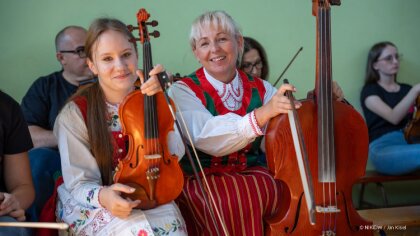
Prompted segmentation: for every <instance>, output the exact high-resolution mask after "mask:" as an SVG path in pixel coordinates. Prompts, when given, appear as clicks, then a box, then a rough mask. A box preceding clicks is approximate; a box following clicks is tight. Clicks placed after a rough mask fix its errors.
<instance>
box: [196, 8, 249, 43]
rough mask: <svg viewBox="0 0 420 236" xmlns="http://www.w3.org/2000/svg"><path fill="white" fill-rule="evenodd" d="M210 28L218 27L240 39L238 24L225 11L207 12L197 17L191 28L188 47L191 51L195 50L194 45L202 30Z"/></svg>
mask: <svg viewBox="0 0 420 236" xmlns="http://www.w3.org/2000/svg"><path fill="white" fill-rule="evenodd" d="M210 26H215V27H218V28H220V29H221V30H222V31H224V32H226V33H229V34H230V35H232V36H234V37H235V38H237V37H242V33H241V30H240V28H239V26H238V24H237V23H236V22H235V21H234V20H233V18H232V17H231V16H230V15H229V14H227V13H226V12H225V11H208V12H205V13H203V14H202V15H200V16H199V17H197V19H195V21H194V22H193V24H192V26H191V32H190V45H191V48H192V49H195V43H196V42H197V40H198V39H199V38H200V37H201V35H202V32H203V30H204V29H206V28H209V27H210Z"/></svg>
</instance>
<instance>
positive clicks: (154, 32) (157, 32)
mask: <svg viewBox="0 0 420 236" xmlns="http://www.w3.org/2000/svg"><path fill="white" fill-rule="evenodd" d="M149 35H151V36H153V37H155V38H159V36H160V33H159V31H157V30H155V31H153V32H152V33H149Z"/></svg>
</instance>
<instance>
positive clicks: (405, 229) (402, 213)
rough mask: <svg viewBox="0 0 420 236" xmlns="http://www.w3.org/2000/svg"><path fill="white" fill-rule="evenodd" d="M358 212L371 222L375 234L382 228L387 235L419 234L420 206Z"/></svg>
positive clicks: (417, 235)
mask: <svg viewBox="0 0 420 236" xmlns="http://www.w3.org/2000/svg"><path fill="white" fill-rule="evenodd" d="M358 212H359V214H360V215H361V216H362V217H363V218H365V219H367V220H370V221H372V222H373V225H372V230H374V232H375V235H381V234H379V231H380V230H381V229H382V230H383V231H384V232H385V233H386V235H387V236H397V235H398V236H402V235H404V236H412V235H413V236H420V206H405V207H392V208H380V209H367V210H359V211H358Z"/></svg>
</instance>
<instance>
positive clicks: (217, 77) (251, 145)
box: [170, 11, 342, 235]
mask: <svg viewBox="0 0 420 236" xmlns="http://www.w3.org/2000/svg"><path fill="white" fill-rule="evenodd" d="M190 44H191V47H192V51H193V53H194V55H195V57H196V58H197V59H198V61H199V62H200V63H201V64H202V66H203V67H202V68H199V69H198V70H196V71H195V72H194V73H192V74H191V75H189V76H188V77H187V78H184V79H182V80H181V81H179V82H177V83H175V84H174V85H173V86H172V88H171V91H170V95H171V97H172V98H173V99H174V101H175V103H177V104H178V105H179V110H180V112H179V113H182V116H183V117H184V119H185V121H186V124H187V128H188V130H189V132H190V133H191V136H192V142H193V144H194V145H195V147H196V148H197V149H198V150H199V155H200V160H201V163H202V165H203V166H204V173H205V174H206V176H207V178H209V184H210V189H211V192H212V193H213V194H214V197H215V201H216V205H217V206H218V208H219V211H220V212H221V218H222V219H223V223H224V225H225V226H226V229H227V231H228V233H229V234H230V235H263V234H264V221H263V220H264V219H265V218H269V217H271V216H273V215H275V214H276V213H277V212H278V211H279V206H280V204H281V200H282V195H283V189H282V185H281V183H280V182H278V181H276V180H274V178H273V176H272V175H270V173H269V171H268V170H267V168H266V167H264V166H263V164H262V163H261V162H260V161H259V159H258V158H257V157H258V155H257V150H258V147H259V145H260V142H261V138H262V135H263V134H264V127H265V126H266V124H267V122H268V121H269V120H270V119H271V118H272V117H275V116H277V115H279V114H281V113H286V112H287V111H288V110H289V109H291V105H290V101H289V100H288V99H287V97H285V96H284V92H285V91H286V90H290V91H295V88H294V86H293V85H282V86H281V87H280V88H279V90H277V89H275V88H274V87H273V86H271V85H270V84H269V83H268V82H267V81H263V80H261V79H259V78H256V77H252V76H251V75H247V74H245V73H244V72H242V71H240V70H238V69H237V68H236V65H237V64H236V63H237V60H238V58H240V57H241V54H242V51H243V37H242V34H241V32H240V31H239V29H238V26H237V24H236V23H235V21H234V20H233V19H232V18H231V17H230V16H229V15H228V14H227V13H225V12H223V11H214V12H206V13H204V14H202V15H201V16H199V17H198V18H197V19H196V20H195V22H194V23H193V25H192V28H191V35H190ZM336 91H337V92H336V93H338V97H342V94H341V90H340V89H339V88H336ZM300 106H301V103H299V102H296V108H299V107H300ZM178 115H181V114H178ZM182 164H183V168H184V171H185V172H186V173H191V171H190V170H191V166H190V164H189V163H187V162H185V160H183V161H182ZM178 203H179V206H180V209H181V212H182V214H183V216H184V217H185V218H186V222H187V228H188V231H189V233H190V234H191V235H215V234H216V226H215V225H214V224H213V223H212V221H211V217H210V215H209V211H208V206H205V205H204V201H203V197H202V195H201V192H200V191H199V190H198V189H197V180H196V179H195V178H194V177H187V179H186V182H185V186H184V191H183V193H182V195H181V196H180V197H179V199H178ZM217 227H219V228H220V225H219V226H217ZM220 232H221V233H223V231H221V230H220Z"/></svg>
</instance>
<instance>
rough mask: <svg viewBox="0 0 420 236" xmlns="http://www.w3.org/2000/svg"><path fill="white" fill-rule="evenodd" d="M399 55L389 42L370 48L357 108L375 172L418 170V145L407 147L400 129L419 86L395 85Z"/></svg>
mask: <svg viewBox="0 0 420 236" xmlns="http://www.w3.org/2000/svg"><path fill="white" fill-rule="evenodd" d="M399 64H400V55H399V54H398V49H397V47H396V46H395V45H394V44H393V43H391V42H380V43H377V44H375V45H373V46H372V48H371V49H370V52H369V55H368V59H367V66H366V76H365V85H364V87H363V89H362V92H361V97H360V100H361V105H362V109H363V113H364V116H365V119H366V123H367V125H368V129H369V142H370V144H369V158H370V160H371V161H372V164H373V165H374V166H375V168H376V170H377V171H378V172H381V173H384V174H389V175H401V174H407V173H410V172H413V171H416V170H419V169H420V144H408V143H407V142H406V140H405V138H404V134H403V130H402V129H403V128H404V127H405V125H406V124H407V121H408V120H409V118H410V112H409V111H410V109H411V108H412V107H413V105H414V101H415V99H416V98H417V96H419V95H420V84H416V85H414V86H410V85H408V84H404V83H399V82H397V73H398V69H399Z"/></svg>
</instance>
